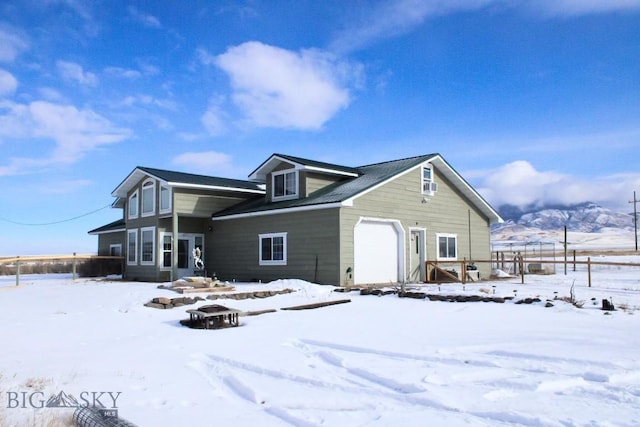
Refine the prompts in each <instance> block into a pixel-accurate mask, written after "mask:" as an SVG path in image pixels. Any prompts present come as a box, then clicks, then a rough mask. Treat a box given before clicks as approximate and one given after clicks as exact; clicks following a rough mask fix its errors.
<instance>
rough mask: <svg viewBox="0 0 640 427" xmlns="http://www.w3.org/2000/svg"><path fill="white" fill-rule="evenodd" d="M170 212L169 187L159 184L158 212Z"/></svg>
mask: <svg viewBox="0 0 640 427" xmlns="http://www.w3.org/2000/svg"><path fill="white" fill-rule="evenodd" d="M167 212H171V188H169V187H168V186H166V185H161V186H160V213H167Z"/></svg>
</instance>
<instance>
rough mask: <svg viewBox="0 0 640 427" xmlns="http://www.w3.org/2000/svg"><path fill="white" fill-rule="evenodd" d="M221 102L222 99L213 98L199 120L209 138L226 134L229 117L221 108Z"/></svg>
mask: <svg viewBox="0 0 640 427" xmlns="http://www.w3.org/2000/svg"><path fill="white" fill-rule="evenodd" d="M223 101H224V98H223V97H214V98H213V99H212V100H211V101H210V102H209V107H208V108H207V111H205V113H204V114H203V115H202V117H201V118H200V121H201V122H202V125H203V126H204V128H205V129H206V130H207V133H208V134H209V135H210V136H219V135H223V134H224V133H226V132H227V122H228V120H229V117H228V115H227V114H226V113H225V112H224V110H223V109H222V107H221V105H222V103H223Z"/></svg>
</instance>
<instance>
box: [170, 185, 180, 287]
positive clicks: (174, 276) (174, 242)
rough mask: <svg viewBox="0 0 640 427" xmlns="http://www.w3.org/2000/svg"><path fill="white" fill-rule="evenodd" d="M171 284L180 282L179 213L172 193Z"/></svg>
mask: <svg viewBox="0 0 640 427" xmlns="http://www.w3.org/2000/svg"><path fill="white" fill-rule="evenodd" d="M171 198H172V200H171V207H172V210H173V214H172V216H171V282H172V283H173V281H174V280H178V279H179V277H178V213H177V212H176V205H175V201H176V200H175V193H174V192H173V191H172V192H171Z"/></svg>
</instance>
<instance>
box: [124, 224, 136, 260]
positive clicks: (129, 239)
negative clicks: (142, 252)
mask: <svg viewBox="0 0 640 427" xmlns="http://www.w3.org/2000/svg"><path fill="white" fill-rule="evenodd" d="M132 234H133V235H134V236H135V237H134V240H135V247H134V249H133V261H132V260H131V235H132ZM127 265H138V229H137V228H132V229H129V230H127Z"/></svg>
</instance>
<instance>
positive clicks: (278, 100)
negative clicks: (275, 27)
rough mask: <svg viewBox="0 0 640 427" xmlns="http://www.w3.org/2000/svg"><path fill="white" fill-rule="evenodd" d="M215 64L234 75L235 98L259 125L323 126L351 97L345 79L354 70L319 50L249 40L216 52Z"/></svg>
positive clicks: (309, 127) (251, 122) (253, 121)
mask: <svg viewBox="0 0 640 427" xmlns="http://www.w3.org/2000/svg"><path fill="white" fill-rule="evenodd" d="M215 64H216V65H217V66H218V67H220V68H221V69H222V70H223V71H225V72H226V73H227V74H228V75H229V77H230V79H231V85H232V90H233V93H232V95H231V99H232V100H233V102H234V104H235V105H236V106H237V107H239V108H240V110H241V111H242V112H243V114H244V115H245V117H246V118H247V119H248V121H249V123H250V124H251V125H254V126H259V127H274V128H290V129H320V128H321V127H322V125H323V124H324V123H326V122H327V121H328V120H329V119H331V118H332V117H333V116H334V115H335V114H336V113H337V112H338V111H339V110H341V109H342V108H345V107H346V106H347V105H348V104H349V102H350V96H349V90H348V89H347V88H346V87H345V85H344V82H343V81H341V80H343V79H344V78H345V77H346V78H349V77H350V76H349V74H350V73H352V70H350V67H349V66H348V65H347V64H344V63H340V62H338V61H337V60H336V59H335V58H334V57H332V56H330V55H328V54H327V53H324V52H321V51H318V50H302V51H300V52H292V51H289V50H285V49H281V48H278V47H274V46H269V45H266V44H263V43H260V42H247V43H243V44H241V45H239V46H235V47H231V48H229V49H228V50H227V51H226V52H225V53H223V54H222V55H219V56H217V57H216V58H215Z"/></svg>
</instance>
